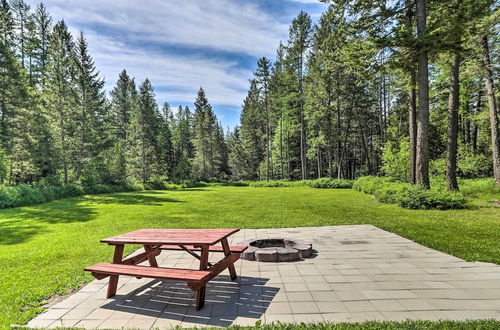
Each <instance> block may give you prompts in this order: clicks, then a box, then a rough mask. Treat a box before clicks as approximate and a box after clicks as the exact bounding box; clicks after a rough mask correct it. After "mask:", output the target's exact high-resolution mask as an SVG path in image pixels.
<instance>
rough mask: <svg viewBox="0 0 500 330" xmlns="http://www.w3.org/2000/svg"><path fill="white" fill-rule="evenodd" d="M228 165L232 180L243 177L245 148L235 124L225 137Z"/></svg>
mask: <svg viewBox="0 0 500 330" xmlns="http://www.w3.org/2000/svg"><path fill="white" fill-rule="evenodd" d="M227 148H228V165H229V168H230V170H231V175H230V178H231V179H232V180H241V179H244V178H245V150H244V149H243V142H242V140H241V135H240V128H239V127H238V126H236V127H235V128H234V130H233V131H232V132H229V134H228V137H227Z"/></svg>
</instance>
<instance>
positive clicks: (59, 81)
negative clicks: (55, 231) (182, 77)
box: [0, 0, 500, 190]
mask: <svg viewBox="0 0 500 330" xmlns="http://www.w3.org/2000/svg"><path fill="white" fill-rule="evenodd" d="M499 17H500V16H499V10H498V4H497V3H496V2H495V1H492V0H449V1H437V0H427V1H426V0H399V1H376V0H351V1H347V0H337V1H332V3H331V4H330V5H329V7H328V9H327V10H326V11H325V12H324V13H323V14H322V15H321V17H320V18H319V20H318V21H317V22H316V23H315V24H313V22H312V20H311V18H310V17H309V15H308V14H307V13H305V12H300V13H299V14H298V16H297V17H296V18H295V19H294V20H293V21H292V23H291V25H290V29H289V39H288V40H284V41H282V43H280V44H279V45H277V46H278V48H277V53H276V58H275V59H273V60H270V59H267V58H265V57H262V58H260V59H259V60H258V62H257V66H256V69H255V72H254V77H253V78H252V79H251V80H250V82H249V90H248V95H247V97H246V98H245V100H243V104H242V112H241V123H240V125H239V126H237V127H235V128H234V129H232V130H231V131H227V132H225V131H224V129H223V127H222V125H221V124H220V123H219V122H218V120H217V118H216V115H215V113H214V111H213V109H212V107H211V105H210V103H209V101H208V99H209V96H208V98H207V96H206V95H205V92H204V90H203V89H202V88H200V89H199V91H198V94H197V95H193V100H195V102H194V109H193V110H190V109H189V108H188V107H187V106H184V107H183V106H179V108H177V109H171V108H170V107H169V105H168V104H167V103H165V104H164V105H162V106H158V104H157V102H156V99H155V94H154V90H153V87H152V83H151V82H150V81H149V80H148V79H146V80H145V81H143V82H140V83H139V82H137V83H136V82H135V80H134V78H133V77H131V76H129V75H128V74H127V72H126V70H123V72H122V73H121V74H120V75H119V77H118V80H117V82H116V85H115V86H114V88H113V89H112V91H110V93H108V95H107V94H106V92H105V90H104V81H103V80H102V78H101V77H99V73H98V69H97V68H96V66H95V63H94V61H93V59H92V56H91V54H90V53H89V50H88V45H87V41H86V38H85V35H84V34H83V32H82V33H81V34H79V35H77V36H72V35H71V33H70V32H69V30H68V27H67V25H66V24H65V22H64V21H60V22H53V20H52V19H51V16H50V13H48V12H47V10H46V8H45V7H44V6H43V4H40V5H39V6H38V7H37V8H30V7H29V6H28V5H27V4H26V3H25V2H24V1H23V0H11V1H7V0H0V181H1V182H2V183H4V184H19V183H28V184H33V183H37V182H47V183H49V184H54V185H61V184H67V183H81V184H83V185H91V184H96V183H106V184H123V183H128V182H131V183H134V182H138V183H151V182H163V181H174V182H180V181H185V180H204V181H208V180H239V179H246V180H272V179H284V180H300V179H313V178H321V177H332V178H348V179H349V178H356V177H359V176H362V175H387V176H391V177H393V178H396V179H399V180H403V181H408V182H412V183H416V184H419V185H421V186H423V187H429V185H430V180H429V177H430V176H432V175H445V176H446V180H447V186H448V189H449V190H456V189H457V188H458V185H457V176H462V177H485V176H491V175H494V176H495V180H496V183H497V184H499V185H500V134H499V123H498V103H499V99H498V90H499V85H498V80H499V77H498V73H499V69H500V68H499V65H498V64H499V58H500V53H499V52H500V47H499V42H498V40H499V38H500V33H499V29H498V23H499V21H498V19H499ZM125 69H126V68H125ZM153 83H154V82H153Z"/></svg>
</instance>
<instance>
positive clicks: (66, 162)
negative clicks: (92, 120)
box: [42, 21, 78, 184]
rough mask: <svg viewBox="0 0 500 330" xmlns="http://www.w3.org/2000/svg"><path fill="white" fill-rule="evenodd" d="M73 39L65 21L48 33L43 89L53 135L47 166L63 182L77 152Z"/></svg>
mask: <svg viewBox="0 0 500 330" xmlns="http://www.w3.org/2000/svg"><path fill="white" fill-rule="evenodd" d="M74 51H75V45H74V42H73V38H72V36H71V34H70V33H69V31H68V27H67V25H66V23H64V21H60V22H58V23H57V24H56V25H55V26H54V29H53V31H52V33H51V35H50V47H49V56H48V62H47V78H46V83H45V85H44V88H43V91H42V92H43V97H44V106H45V111H46V113H47V116H48V120H49V124H50V130H51V131H52V134H53V142H54V146H53V147H54V153H55V157H54V159H52V160H51V161H53V162H55V163H56V164H54V165H49V166H48V167H49V168H53V169H57V171H56V172H58V173H59V171H60V172H62V182H63V183H64V184H66V183H69V182H70V181H73V180H74V178H75V177H74V175H73V174H74V159H72V156H73V155H75V154H77V150H76V148H77V145H78V144H77V140H76V136H75V132H77V130H78V123H77V117H76V110H75V109H76V108H77V90H76V86H75V77H74V65H73V64H74Z"/></svg>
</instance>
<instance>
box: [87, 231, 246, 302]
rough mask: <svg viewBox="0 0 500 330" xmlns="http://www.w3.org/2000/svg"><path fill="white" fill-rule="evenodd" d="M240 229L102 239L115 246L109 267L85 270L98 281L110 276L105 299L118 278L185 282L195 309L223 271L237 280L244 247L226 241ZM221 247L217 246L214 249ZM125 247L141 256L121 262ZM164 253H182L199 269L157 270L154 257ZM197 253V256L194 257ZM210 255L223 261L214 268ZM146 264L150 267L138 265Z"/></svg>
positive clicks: (113, 291) (147, 233) (146, 233)
mask: <svg viewBox="0 0 500 330" xmlns="http://www.w3.org/2000/svg"><path fill="white" fill-rule="evenodd" d="M237 231H239V229H139V230H136V231H133V232H130V233H126V234H122V235H118V236H114V237H110V238H106V239H102V240H101V242H103V243H107V244H109V245H114V246H115V251H114V255H113V262H112V263H105V262H102V263H98V264H95V265H93V266H90V267H87V268H85V269H84V270H85V271H88V272H91V273H92V275H93V276H94V277H95V278H96V279H98V280H101V279H104V278H106V277H108V276H109V284H108V290H107V293H106V297H107V298H109V297H112V296H114V295H115V294H116V289H117V287H118V279H119V276H120V275H125V276H135V277H137V278H142V277H146V278H155V279H160V280H177V281H185V282H187V285H188V287H189V288H190V289H191V290H193V291H196V309H197V310H199V309H201V308H202V307H203V305H204V303H205V292H206V284H207V283H208V281H210V280H211V279H213V278H214V277H215V276H217V275H218V274H220V273H221V272H222V271H224V270H225V269H228V270H229V274H230V277H231V279H232V280H235V279H236V270H235V268H234V263H235V262H236V261H237V260H238V259H239V258H240V256H241V253H242V252H243V251H245V250H246V248H247V246H246V245H233V246H230V245H229V243H228V241H227V237H228V236H230V235H232V234H234V233H236V232H237ZM218 243H220V245H216V244H218ZM125 244H140V245H143V246H144V252H142V253H139V254H136V255H133V256H130V257H127V258H125V259H124V258H123V249H124V246H125ZM163 250H182V251H186V252H187V253H189V254H190V255H192V256H193V257H195V258H197V259H198V260H200V266H199V269H179V268H167V267H158V263H157V261H156V257H157V256H158V255H159V254H160V253H161V251H163ZM196 252H200V253H199V254H197V253H196ZM209 252H223V253H224V258H222V259H221V260H220V261H218V262H217V263H215V264H211V263H209V262H208V259H209V258H208V257H209ZM146 260H147V261H148V263H149V266H141V265H139V264H140V263H142V262H144V261H146Z"/></svg>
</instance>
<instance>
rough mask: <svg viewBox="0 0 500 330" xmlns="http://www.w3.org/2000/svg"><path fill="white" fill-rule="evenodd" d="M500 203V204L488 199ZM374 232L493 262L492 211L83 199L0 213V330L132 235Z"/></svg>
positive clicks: (247, 194)
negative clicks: (370, 228) (365, 227)
mask: <svg viewBox="0 0 500 330" xmlns="http://www.w3.org/2000/svg"><path fill="white" fill-rule="evenodd" d="M493 197H494V198H496V199H500V198H499V197H500V196H493ZM341 224H373V225H375V226H378V227H380V228H382V229H386V230H389V231H391V232H394V233H396V234H399V235H401V236H403V237H407V238H409V239H412V240H414V241H417V242H419V243H421V244H423V245H425V246H428V247H431V248H434V249H437V250H440V251H443V252H446V253H450V254H453V255H455V256H458V257H461V258H464V259H466V260H480V261H488V262H495V263H500V244H499V241H500V208H498V207H494V206H493V205H488V204H487V203H486V202H485V200H482V199H480V198H479V199H478V201H477V202H476V203H474V207H473V208H471V209H466V210H452V211H416V210H406V209H402V208H399V207H398V206H395V205H390V204H381V203H378V202H376V201H374V200H373V199H372V197H371V196H369V195H366V194H363V193H360V192H356V191H352V190H327V189H325V190H324V189H313V188H308V187H287V188H252V187H207V188H193V189H186V190H177V191H175V190H173V191H147V192H133V193H118V194H110V195H100V196H86V197H79V198H70V199H64V200H59V201H54V202H50V203H46V204H41V205H35V206H31V207H23V208H15V209H7V210H1V211H0V328H5V327H8V325H9V324H12V323H17V324H22V323H24V322H26V321H27V320H29V319H30V318H31V317H33V316H34V315H35V314H36V313H38V312H40V311H41V308H40V307H39V306H40V304H41V302H42V301H43V300H44V299H46V298H48V297H50V296H51V295H53V294H56V293H65V292H67V291H68V289H72V288H77V287H79V286H80V285H81V284H82V283H83V282H86V281H89V280H90V279H91V277H90V276H89V275H88V274H86V273H84V272H83V271H82V268H83V267H84V266H87V265H91V264H93V263H96V262H98V261H105V260H110V258H111V255H112V248H111V247H108V246H107V245H105V244H101V243H99V239H101V238H104V237H108V236H113V235H116V234H119V233H124V232H127V231H130V230H134V229H137V228H148V227H149V228H197V227H207V228H216V227H241V228H258V227H294V226H324V225H341Z"/></svg>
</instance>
